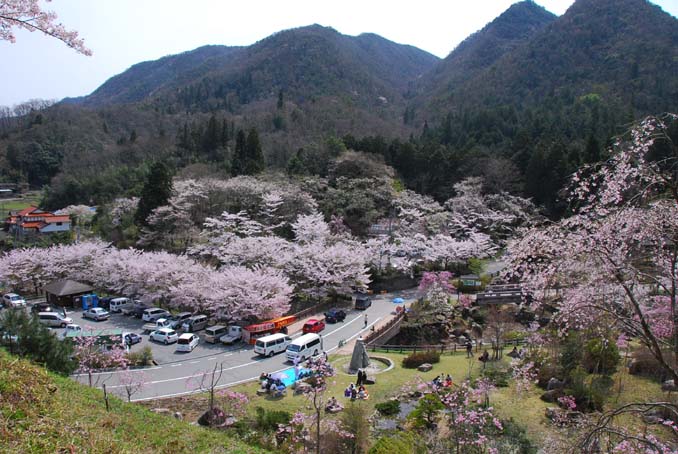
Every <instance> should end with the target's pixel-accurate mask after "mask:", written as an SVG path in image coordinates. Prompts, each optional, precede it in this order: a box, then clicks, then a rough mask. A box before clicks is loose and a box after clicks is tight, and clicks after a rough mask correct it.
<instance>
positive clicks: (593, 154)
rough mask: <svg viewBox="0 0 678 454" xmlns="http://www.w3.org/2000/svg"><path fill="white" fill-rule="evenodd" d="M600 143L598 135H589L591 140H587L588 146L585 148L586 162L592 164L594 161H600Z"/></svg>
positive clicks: (584, 158)
mask: <svg viewBox="0 0 678 454" xmlns="http://www.w3.org/2000/svg"><path fill="white" fill-rule="evenodd" d="M600 155H601V153H600V144H599V143H598V140H596V136H594V135H593V134H591V135H589V140H588V141H587V142H586V148H585V149H584V156H583V160H584V163H586V164H592V163H594V162H598V161H600V158H601V156H600Z"/></svg>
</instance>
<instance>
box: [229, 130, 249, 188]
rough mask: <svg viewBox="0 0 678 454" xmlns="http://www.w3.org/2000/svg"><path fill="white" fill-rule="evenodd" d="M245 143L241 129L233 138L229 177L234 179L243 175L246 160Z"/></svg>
mask: <svg viewBox="0 0 678 454" xmlns="http://www.w3.org/2000/svg"><path fill="white" fill-rule="evenodd" d="M245 141H246V139H245V132H244V131H243V130H242V129H238V133H237V134H236V136H235V152H234V153H233V159H232V160H231V175H233V176H234V177H235V176H238V175H242V174H244V173H245V162H246V160H247V156H246V154H245Z"/></svg>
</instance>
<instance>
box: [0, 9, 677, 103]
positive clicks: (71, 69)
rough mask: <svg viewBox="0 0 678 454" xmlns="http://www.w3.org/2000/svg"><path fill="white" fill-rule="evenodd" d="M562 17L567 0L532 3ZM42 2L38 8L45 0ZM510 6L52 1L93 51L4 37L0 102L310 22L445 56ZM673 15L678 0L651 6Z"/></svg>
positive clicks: (82, 87)
mask: <svg viewBox="0 0 678 454" xmlns="http://www.w3.org/2000/svg"><path fill="white" fill-rule="evenodd" d="M536 2H537V3H538V4H540V5H542V6H544V7H545V8H546V9H547V10H549V11H551V12H553V13H555V14H558V15H561V14H563V13H564V12H565V11H566V10H567V8H568V7H569V6H570V5H571V4H572V3H573V0H536ZM42 3H43V4H45V3H44V2H42ZM512 3H515V0H418V1H412V0H360V1H357V0H342V1H337V0H334V1H331V2H329V1H323V0H287V1H281V0H247V1H237V2H236V1H226V0H54V1H52V2H51V3H46V5H47V9H49V10H53V11H55V12H56V13H57V14H58V15H59V19H60V21H61V22H62V23H63V24H64V25H65V26H66V28H67V29H75V30H77V31H79V32H80V35H81V36H82V37H83V38H84V39H85V44H86V45H87V46H88V47H89V48H90V49H92V51H93V52H94V56H93V57H85V56H83V55H80V54H77V53H76V52H75V51H73V50H71V49H69V48H67V47H66V46H65V45H64V44H63V43H61V42H59V41H57V40H54V39H52V38H48V37H46V36H44V35H41V34H40V33H37V32H36V33H29V32H25V31H18V32H16V37H17V42H16V44H11V43H9V42H7V41H0V61H2V62H3V68H4V69H3V70H2V71H0V87H2V88H1V90H0V105H13V104H16V103H19V102H22V101H25V100H27V99H31V98H43V99H61V98H64V97H67V96H82V95H86V94H89V93H91V92H92V91H93V90H95V89H96V88H97V87H98V86H99V85H101V84H102V83H104V82H105V81H106V80H107V79H108V78H110V77H112V76H114V75H116V74H119V73H121V72H122V71H124V70H125V69H127V68H129V67H130V66H131V65H133V64H135V63H139V62H141V61H145V60H154V59H157V58H160V57H163V56H165V55H170V54H176V53H180V52H183V51H187V50H191V49H195V48H196V47H199V46H202V45H205V44H224V45H249V44H252V43H254V42H256V41H258V40H260V39H262V38H265V37H267V36H269V35H270V34H272V33H275V32H277V31H280V30H284V29H288V28H293V27H299V26H304V25H310V24H314V23H317V24H321V25H325V26H330V27H333V28H335V29H336V30H338V31H339V32H341V33H343V34H347V35H359V34H360V33H365V32H371V33H376V34H378V35H381V36H383V37H384V38H387V39H389V40H391V41H395V42H398V43H402V44H411V45H413V46H416V47H419V48H420V49H423V50H426V51H428V52H431V53H432V54H435V55H437V56H439V57H445V56H446V55H447V54H449V53H450V52H451V51H452V50H453V49H454V47H455V46H456V45H457V44H459V43H460V42H461V41H462V40H463V39H464V38H466V37H467V36H469V35H470V34H471V33H473V32H475V31H477V30H480V29H481V28H482V27H483V26H485V24H487V23H488V22H490V21H492V20H493V19H494V18H495V17H497V16H498V15H500V14H501V13H502V12H503V11H505V10H506V9H507V8H508V7H509V6H510V5H511V4H512ZM655 3H656V4H658V5H660V6H661V7H662V8H663V9H664V11H666V12H669V13H671V14H672V15H674V16H678V0H656V1H655Z"/></svg>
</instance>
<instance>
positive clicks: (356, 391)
mask: <svg viewBox="0 0 678 454" xmlns="http://www.w3.org/2000/svg"><path fill="white" fill-rule="evenodd" d="M357 397H358V390H356V389H355V388H351V400H356V398H357Z"/></svg>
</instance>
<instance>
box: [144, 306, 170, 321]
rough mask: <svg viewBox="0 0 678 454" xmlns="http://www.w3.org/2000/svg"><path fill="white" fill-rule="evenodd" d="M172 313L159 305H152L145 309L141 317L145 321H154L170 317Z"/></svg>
mask: <svg viewBox="0 0 678 454" xmlns="http://www.w3.org/2000/svg"><path fill="white" fill-rule="evenodd" d="M171 315H172V314H170V313H169V312H168V311H166V310H165V309H161V308H159V307H150V308H148V309H144V312H143V315H142V316H141V319H142V320H143V321H145V322H154V321H156V320H158V319H160V318H169V317H170V316H171Z"/></svg>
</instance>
